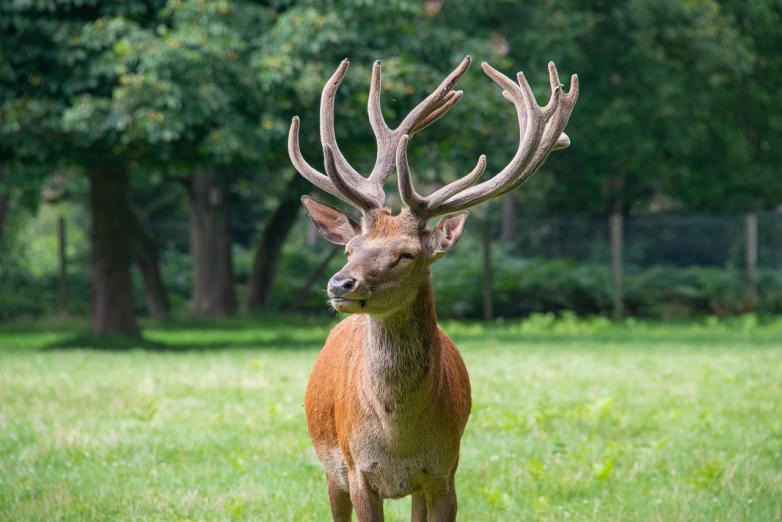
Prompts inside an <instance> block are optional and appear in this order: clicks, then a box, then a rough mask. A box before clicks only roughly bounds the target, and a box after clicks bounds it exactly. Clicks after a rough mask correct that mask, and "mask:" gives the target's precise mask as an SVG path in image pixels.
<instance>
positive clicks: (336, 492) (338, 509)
mask: <svg viewBox="0 0 782 522" xmlns="http://www.w3.org/2000/svg"><path fill="white" fill-rule="evenodd" d="M326 482H327V483H328V486H329V505H330V506H331V518H332V520H334V522H350V515H351V514H352V512H353V503H352V502H350V493H348V492H347V491H345V490H344V489H342V488H340V487H339V484H337V481H336V480H334V479H333V478H331V477H330V476H328V475H326Z"/></svg>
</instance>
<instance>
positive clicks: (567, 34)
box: [0, 0, 782, 335]
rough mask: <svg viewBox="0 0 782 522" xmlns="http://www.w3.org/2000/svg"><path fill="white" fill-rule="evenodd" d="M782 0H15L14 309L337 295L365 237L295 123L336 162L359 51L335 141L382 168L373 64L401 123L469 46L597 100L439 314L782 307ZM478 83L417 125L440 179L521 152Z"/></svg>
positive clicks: (10, 82)
mask: <svg viewBox="0 0 782 522" xmlns="http://www.w3.org/2000/svg"><path fill="white" fill-rule="evenodd" d="M781 16H782V5H780V3H779V2H778V1H776V0H749V1H748V0H740V1H739V0H696V1H688V2H682V1H678V0H629V1H621V2H607V1H604V0H594V1H583V0H559V1H549V0H546V1H541V2H514V1H485V0H476V1H470V0H462V1H459V2H456V1H450V0H440V1H437V0H426V1H424V0H385V1H376V0H340V1H320V0H318V1H315V0H304V1H291V0H271V1H265V2H263V1H259V2H255V1H239V0H234V1H228V0H225V1H209V0H168V1H166V0H117V1H96V0H6V1H4V2H2V4H0V27H1V28H2V30H1V31H0V153H1V155H0V321H11V320H17V319H19V318H20V317H44V316H47V317H50V316H59V315H68V316H71V317H73V316H76V317H90V318H91V325H92V326H91V327H92V331H93V333H94V334H99V335H103V334H124V335H135V334H137V333H139V331H140V326H139V324H141V323H140V319H142V318H145V317H147V318H154V319H164V318H166V317H168V316H170V315H173V316H175V317H181V316H188V315H190V316H194V317H197V318H222V317H228V316H234V315H241V314H251V315H256V314H258V315H274V316H276V315H279V314H297V315H300V314H311V315H322V316H325V315H327V314H328V313H329V312H328V309H327V306H326V304H325V299H324V297H325V296H324V294H323V290H324V288H325V284H326V281H327V280H328V277H329V276H330V275H331V274H333V273H334V272H335V271H336V270H337V269H338V268H339V266H340V265H341V263H342V262H343V259H342V255H341V253H340V252H339V249H336V248H334V247H333V246H332V245H330V244H329V243H327V242H326V241H325V240H323V239H322V238H320V237H319V236H318V234H317V232H316V231H315V230H314V228H313V227H312V226H311V225H310V224H309V221H308V220H307V219H306V217H305V213H304V212H303V211H302V210H301V204H300V202H299V198H300V196H301V195H303V194H312V195H315V196H316V197H318V198H320V199H322V200H324V201H327V202H332V203H334V200H333V199H332V198H331V196H328V195H327V194H325V193H322V192H320V191H318V190H317V189H315V188H314V187H313V186H312V185H310V184H309V183H308V182H307V181H305V180H304V179H303V178H301V177H300V176H298V175H297V174H296V172H295V171H294V169H293V167H292V166H291V163H290V160H289V158H288V153H287V146H286V140H287V133H288V128H289V125H290V121H291V118H292V117H293V116H294V115H299V116H300V117H301V119H302V126H301V139H302V147H303V149H304V154H305V157H306V158H307V159H308V160H309V161H310V162H311V163H312V164H313V165H314V166H318V167H320V166H321V165H322V153H321V149H320V141H319V137H318V110H319V104H320V91H321V89H322V87H323V84H324V82H325V81H326V80H327V79H328V78H329V77H330V76H331V74H332V73H333V72H334V70H335V69H336V67H337V65H338V64H339V62H340V61H341V60H342V59H343V58H345V57H348V58H350V60H351V67H350V70H349V71H348V73H347V77H346V78H345V80H344V82H343V84H342V86H341V88H340V91H339V93H338V98H337V102H336V113H337V114H336V122H337V138H338V141H339V143H340V146H341V148H342V150H343V152H345V154H346V155H347V157H348V159H349V160H350V162H351V163H352V164H353V165H354V166H356V167H357V168H358V170H359V171H361V172H363V173H366V172H367V171H368V170H369V168H370V167H371V165H372V164H373V161H374V154H375V144H374V137H373V135H372V133H371V130H370V127H369V124H368V119H367V116H366V102H367V94H368V88H369V80H370V71H371V66H372V62H373V61H374V60H376V59H380V60H381V61H382V64H383V99H382V104H383V108H384V112H385V115H386V118H387V120H388V121H389V124H390V125H391V126H392V127H393V126H395V125H396V123H397V122H398V121H400V119H401V118H402V117H404V115H405V114H407V112H408V111H409V110H410V109H411V108H412V107H414V106H415V105H416V104H417V103H418V102H419V101H420V100H421V99H423V98H424V97H425V96H426V95H427V94H428V93H429V92H431V90H432V89H433V88H434V87H435V86H436V85H437V84H438V83H439V82H440V81H441V80H442V79H443V78H444V77H445V76H446V75H447V74H448V72H449V71H451V70H452V69H453V68H454V67H455V66H456V65H457V64H458V63H459V61H460V60H461V59H462V58H463V57H464V55H466V54H470V55H471V56H472V57H473V59H474V63H475V64H479V63H480V62H482V61H487V62H490V63H491V64H492V65H493V66H494V67H496V68H497V69H499V70H501V71H503V72H504V73H506V74H508V75H512V74H513V73H515V72H516V71H519V70H523V71H524V72H525V74H526V76H527V78H528V79H529V80H530V82H531V84H532V86H533V88H534V90H535V93H536V95H537V96H538V102H539V103H540V104H541V105H543V104H544V103H546V100H547V99H548V96H549V88H548V77H547V70H546V64H547V62H548V61H552V60H553V61H554V62H555V63H556V64H557V67H558V69H559V72H560V76H561V78H562V80H563V83H565V84H566V88H569V77H570V75H571V74H573V73H577V74H578V75H579V78H580V84H581V95H580V99H579V101H578V104H577V105H576V107H575V110H574V111H573V115H572V117H571V120H570V124H569V125H568V127H567V133H568V135H569V136H570V137H571V142H572V145H571V146H570V148H568V149H566V150H563V151H558V152H555V153H554V154H552V155H551V156H550V158H549V159H548V161H547V162H546V163H545V164H544V166H543V167H542V168H541V170H540V171H539V172H538V174H537V175H536V176H535V177H534V178H532V179H531V180H530V181H529V182H528V183H526V184H525V185H524V186H523V187H522V188H521V189H519V190H517V191H516V192H514V193H512V194H510V195H508V196H506V197H505V198H504V199H502V200H498V201H494V202H490V203H487V204H484V205H482V206H481V207H479V208H478V209H476V210H475V211H474V212H473V213H472V217H471V219H470V222H469V227H468V230H467V232H466V233H465V236H464V237H463V238H462V241H461V243H460V245H459V248H458V249H457V250H455V251H454V252H452V253H451V254H450V255H449V256H446V257H445V258H444V259H443V260H442V261H440V262H439V263H438V264H437V265H435V268H434V278H435V288H436V293H437V305H438V311H439V314H440V316H441V317H443V318H457V319H472V318H485V319H493V318H515V317H524V316H527V315H530V314H533V313H546V312H553V313H557V314H560V313H563V312H567V311H569V312H572V313H575V314H578V315H604V316H609V317H616V318H623V317H628V316H639V317H645V318H652V319H665V320H671V319H679V318H690V317H703V316H720V317H722V316H730V315H738V314H743V313H747V312H756V313H759V314H776V313H780V312H782V271H780V268H782V177H781V176H780V171H779V169H780V164H782V152H781V151H780V146H779V145H780V136H781V134H782V111H780V101H779V92H781V90H782V52H781V51H782V19H780V18H781ZM459 88H460V89H463V90H464V91H465V95H464V97H463V99H462V101H461V102H460V103H459V104H458V105H457V106H456V108H454V109H453V110H452V111H451V113H450V114H448V115H447V116H446V117H445V118H443V119H442V120H440V121H439V122H438V123H436V124H435V125H434V126H432V127H430V128H428V129H427V130H426V131H424V132H422V133H421V134H419V135H417V136H416V138H415V140H414V141H413V142H411V146H410V155H411V158H410V163H411V166H412V168H413V171H414V176H415V178H416V180H417V182H418V185H419V187H421V188H422V190H424V191H425V190H430V191H431V190H434V189H435V188H436V187H438V186H439V185H441V184H443V183H446V182H449V181H452V180H454V179H456V177H459V176H463V175H464V174H466V173H467V172H469V170H471V169H472V167H473V165H474V164H475V161H476V160H477V158H478V156H479V155H480V154H486V155H487V156H488V168H487V174H486V176H491V175H493V174H494V173H496V172H498V171H499V170H500V169H501V168H502V167H503V166H504V165H505V164H507V162H508V161H509V160H510V158H511V157H512V155H513V154H514V152H515V150H516V147H517V142H518V128H517V127H518V125H517V122H516V117H515V114H514V111H513V108H512V106H511V105H510V104H508V103H507V102H505V101H504V100H503V98H502V96H501V95H500V90H499V89H498V88H497V87H496V85H495V84H494V83H493V82H492V81H491V80H489V79H488V78H487V77H486V76H485V75H484V74H483V73H482V71H481V70H480V67H476V66H473V68H472V70H471V71H470V72H469V73H468V74H467V76H466V77H465V78H464V79H463V80H462V82H461V83H460V85H459ZM392 183H393V184H395V183H396V182H395V176H394V177H392V178H391V180H390V181H389V185H388V186H387V187H386V192H387V193H388V194H389V196H390V197H389V204H390V205H391V206H392V207H393V208H394V209H396V210H398V209H399V199H398V196H396V189H395V188H394V187H393V186H392ZM424 187H428V189H424Z"/></svg>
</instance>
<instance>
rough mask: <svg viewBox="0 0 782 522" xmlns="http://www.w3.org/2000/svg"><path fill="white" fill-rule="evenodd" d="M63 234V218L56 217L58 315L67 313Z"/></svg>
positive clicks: (65, 252) (66, 268)
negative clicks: (58, 266) (58, 271)
mask: <svg viewBox="0 0 782 522" xmlns="http://www.w3.org/2000/svg"><path fill="white" fill-rule="evenodd" d="M65 241H66V236H65V218H63V217H62V216H60V217H59V218H57V246H58V257H59V265H60V274H59V285H58V288H57V297H58V304H59V310H60V315H62V316H65V315H68V256H67V244H66V242H65Z"/></svg>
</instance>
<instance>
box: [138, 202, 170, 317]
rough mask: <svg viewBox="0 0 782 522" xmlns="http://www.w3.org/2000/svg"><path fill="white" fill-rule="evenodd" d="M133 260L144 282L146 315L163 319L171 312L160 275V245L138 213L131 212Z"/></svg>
mask: <svg viewBox="0 0 782 522" xmlns="http://www.w3.org/2000/svg"><path fill="white" fill-rule="evenodd" d="M133 218H134V225H135V234H134V235H133V258H134V260H135V262H136V266H137V267H138V269H139V272H140V273H141V279H142V280H143V281H144V296H145V298H146V302H147V313H148V314H149V316H150V317H152V318H154V319H165V318H166V317H167V316H168V313H169V311H170V310H171V305H170V303H169V301H168V292H167V291H166V286H165V285H164V284H163V277H162V276H161V274H160V245H159V244H158V241H157V238H156V237H155V234H153V233H152V231H151V230H149V229H148V228H147V227H146V226H145V225H144V221H143V220H142V219H141V216H140V215H139V214H138V212H133Z"/></svg>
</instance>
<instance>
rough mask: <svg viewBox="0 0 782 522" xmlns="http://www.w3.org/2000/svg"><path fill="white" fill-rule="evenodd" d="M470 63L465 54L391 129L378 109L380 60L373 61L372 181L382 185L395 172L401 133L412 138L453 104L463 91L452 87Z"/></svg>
mask: <svg viewBox="0 0 782 522" xmlns="http://www.w3.org/2000/svg"><path fill="white" fill-rule="evenodd" d="M471 63H472V58H470V57H469V56H467V57H465V58H464V59H463V60H462V61H461V63H460V64H459V65H458V66H457V67H456V69H454V70H453V71H452V72H451V74H449V75H448V76H447V77H446V78H445V80H443V81H442V83H440V85H439V86H438V87H437V89H435V90H434V91H433V92H432V93H431V94H430V95H429V96H427V97H426V98H425V99H424V100H423V101H422V102H421V103H419V104H418V105H417V106H416V107H415V108H414V109H413V110H412V111H410V113H409V114H408V115H407V116H406V117H405V119H404V120H402V123H400V124H399V126H398V127H397V128H396V129H393V130H391V129H389V127H388V126H387V125H386V124H385V120H384V119H383V114H382V111H381V109H380V63H379V62H375V66H374V68H373V70H372V86H371V88H370V96H369V114H370V123H371V124H372V130H373V131H374V132H375V136H376V137H377V160H376V161H375V166H374V168H373V169H372V173H371V174H370V175H369V178H368V179H369V180H370V181H371V182H373V183H375V184H379V185H380V186H382V185H383V184H384V183H385V182H386V180H387V179H388V177H389V176H390V175H391V173H392V172H393V171H394V162H395V160H396V151H397V148H398V145H399V142H400V140H401V139H402V137H403V136H405V135H406V136H408V138H409V137H411V136H412V135H413V134H415V133H416V132H419V131H421V130H422V129H424V128H425V127H428V126H429V125H431V124H432V123H434V122H435V121H437V120H438V119H439V118H440V117H442V116H443V115H444V114H445V113H446V112H448V111H449V110H450V109H451V108H452V107H453V106H454V105H456V103H457V102H458V101H459V99H460V98H461V96H462V93H461V91H456V92H454V91H453V88H454V86H455V85H456V83H457V82H458V81H459V80H460V79H461V78H462V77H463V76H464V75H465V73H466V72H467V69H469V68H470V64H471Z"/></svg>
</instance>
